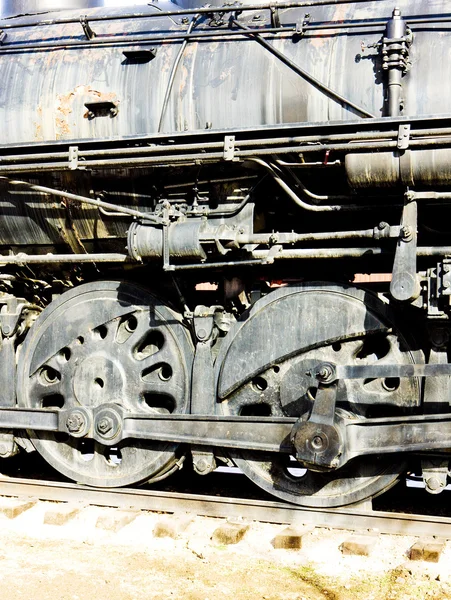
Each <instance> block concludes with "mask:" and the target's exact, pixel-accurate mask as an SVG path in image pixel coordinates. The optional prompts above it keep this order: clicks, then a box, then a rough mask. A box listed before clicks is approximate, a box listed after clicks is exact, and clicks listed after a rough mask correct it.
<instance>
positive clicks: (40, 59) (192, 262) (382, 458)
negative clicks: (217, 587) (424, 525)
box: [0, 0, 451, 507]
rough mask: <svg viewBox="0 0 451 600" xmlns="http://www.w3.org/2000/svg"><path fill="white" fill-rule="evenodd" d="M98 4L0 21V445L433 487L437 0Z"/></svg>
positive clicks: (441, 99) (326, 497)
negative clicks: (404, 480)
mask: <svg viewBox="0 0 451 600" xmlns="http://www.w3.org/2000/svg"><path fill="white" fill-rule="evenodd" d="M102 4H103V2H97V3H95V2H83V1H79V2H77V1H76V0H74V1H73V2H68V3H67V8H66V9H64V10H61V9H58V8H57V4H56V3H55V2H48V1H41V0H37V1H36V2H26V1H23V2H22V1H19V2H13V3H11V2H4V3H3V5H2V9H1V10H2V12H1V18H0V71H1V73H2V85H1V88H0V120H1V123H2V126H1V128H0V245H1V247H0V307H1V308H0V332H1V347H0V382H1V389H2V393H1V394H0V456H1V457H2V458H5V459H6V458H8V457H11V456H14V455H15V454H17V453H18V452H31V451H37V452H39V453H40V454H41V455H42V456H43V457H44V459H45V460H46V461H48V463H49V464H50V465H52V466H53V467H54V468H55V469H56V470H58V471H59V472H60V473H62V474H63V475H65V476H67V477H69V478H72V479H73V480H75V481H77V482H80V483H84V484H87V485H91V486H100V487H115V486H126V485H132V484H136V483H141V482H147V481H150V482H154V481H158V480H160V479H163V478H164V477H167V476H168V475H170V474H171V473H174V472H175V471H177V470H179V469H180V468H182V466H183V464H184V461H185V459H186V457H187V456H188V457H190V460H192V464H193V467H194V470H195V471H196V472H197V473H199V474H203V475H206V474H208V473H210V472H212V471H213V470H214V469H215V468H216V467H217V465H218V464H229V465H231V464H235V465H237V466H239V467H240V469H241V470H242V471H243V472H244V474H245V475H246V476H248V477H249V478H250V479H251V480H252V481H254V482H255V483H256V484H257V485H258V486H260V487H261V488H263V489H265V490H266V491H268V492H270V493H271V494H273V495H274V496H276V497H278V498H281V499H284V500H286V501H289V502H293V503H296V504H299V505H303V506H321V507H336V506H341V505H345V504H351V503H355V502H359V501H362V500H365V499H367V498H371V497H373V496H375V495H377V494H380V493H382V492H383V491H385V490H386V489H388V488H390V487H391V486H392V485H393V484H394V483H395V482H396V481H397V480H398V479H399V477H400V476H402V474H403V473H404V472H405V471H406V469H407V468H411V465H412V464H415V465H416V468H421V471H422V475H423V479H424V484H425V487H426V489H427V491H429V492H431V493H438V492H440V491H442V490H443V489H444V488H445V486H446V484H447V478H448V470H449V452H450V449H451V412H450V401H451V387H450V382H451V364H450V362H449V354H450V346H449V342H450V321H449V315H450V300H451V244H450V241H449V239H450V236H451V233H450V231H449V229H450V226H449V220H450V217H451V210H450V207H451V161H450V158H451V117H450V115H451V111H450V110H449V109H448V107H447V103H448V100H447V99H449V97H450V96H451V77H450V76H449V75H450V69H451V67H450V65H451V61H450V56H449V53H450V47H451V44H450V43H449V42H450V39H451V15H450V13H449V11H447V5H446V2H445V1H444V0H429V1H426V0H398V1H397V3H396V4H394V0H353V1H350V0H299V1H297V0H296V1H291V0H288V1H286V2H277V1H276V2H269V3H263V4H251V3H249V2H248V1H245V2H232V3H226V4H222V2H221V0H218V1H217V2H216V1H214V2H212V3H211V4H208V5H205V6H199V5H196V3H194V4H193V3H191V2H185V0H180V3H179V4H178V5H175V4H172V3H169V2H164V1H158V2H157V1H155V2H151V3H149V4H148V5H142V6H135V7H123V8H120V9H119V8H108V7H106V6H102ZM437 77H438V78H439V80H440V81H438V79H437Z"/></svg>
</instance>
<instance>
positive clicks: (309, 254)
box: [252, 247, 385, 261]
mask: <svg viewBox="0 0 451 600" xmlns="http://www.w3.org/2000/svg"><path fill="white" fill-rule="evenodd" d="M269 252H270V251H269V250H254V251H253V252H252V256H253V257H254V258H259V259H260V260H263V261H264V260H265V259H267V258H268V256H269ZM377 254H385V252H383V250H382V248H378V247H372V248H305V249H304V248H303V249H294V250H280V251H279V252H278V254H274V255H273V256H271V260H272V259H274V260H275V259H280V258H282V259H287V260H292V259H319V258H321V259H322V258H362V257H363V256H365V257H367V256H374V255H377Z"/></svg>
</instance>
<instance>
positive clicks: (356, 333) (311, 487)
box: [216, 284, 421, 507]
mask: <svg viewBox="0 0 451 600" xmlns="http://www.w3.org/2000/svg"><path fill="white" fill-rule="evenodd" d="M226 340H227V341H226V343H225V344H224V346H223V347H222V348H221V351H220V353H219V356H218V359H217V363H216V364H217V381H218V396H219V400H218V402H219V410H220V411H221V412H222V413H223V414H228V415H267V416H269V415H273V416H284V415H285V416H291V417H294V416H296V417H299V416H301V415H308V414H309V413H310V411H311V408H312V405H313V403H314V401H315V394H316V390H317V382H316V381H315V379H314V378H312V377H311V376H309V373H310V371H311V369H312V368H313V367H314V366H316V365H318V364H319V363H321V362H331V363H335V364H343V365H349V364H361V365H363V364H383V363H398V364H403V363H411V362H417V361H419V360H421V356H420V355H419V354H418V353H417V352H413V351H412V350H410V349H409V347H408V345H407V343H406V341H405V340H404V339H403V338H402V337H401V336H400V334H399V333H398V332H396V330H395V329H394V327H393V324H392V322H391V320H390V314H389V311H388V309H387V306H386V305H385V304H384V303H383V302H382V301H380V300H379V299H378V298H377V297H375V296H373V295H372V294H368V293H366V292H364V291H362V290H358V289H356V288H352V287H350V286H349V287H346V288H345V287H341V286H334V285H327V284H312V285H305V286H293V287H287V288H281V289H279V290H277V291H275V292H273V293H271V294H269V295H268V296H266V297H265V298H263V299H261V300H259V301H258V302H257V303H256V304H255V305H254V306H253V307H252V309H251V311H250V313H249V314H248V315H245V318H243V320H242V321H241V322H239V323H237V324H236V326H235V328H234V329H232V330H231V331H230V333H229V336H228V338H226ZM419 402H420V389H419V384H418V381H417V380H415V379H395V378H385V379H373V380H366V381H358V380H353V381H346V382H344V381H342V382H340V383H339V387H338V394H337V409H338V410H339V411H342V412H344V413H345V414H347V415H351V416H354V417H355V418H365V417H369V416H383V415H386V414H393V412H399V411H401V412H402V411H408V410H412V409H413V408H414V407H415V406H418V404H419ZM233 458H234V460H235V462H236V464H237V465H238V466H239V467H240V468H241V470H242V471H243V472H244V473H245V474H246V475H247V476H248V477H249V478H250V479H252V480H253V481H254V482H255V483H256V484H257V485H259V486H260V487H262V488H263V489H265V490H266V491H268V492H270V493H271V494H273V495H275V496H278V497H279V498H282V499H284V500H288V501H290V502H293V503H296V504H299V505H303V506H312V507H336V506H340V505H345V504H351V503H354V502H359V501H362V500H364V499H366V498H370V497H372V496H375V495H377V494H380V493H381V492H383V491H385V490H386V489H388V488H389V487H391V486H392V485H393V484H394V483H395V482H396V481H397V479H398V478H399V475H400V473H401V472H402V471H403V467H404V465H403V464H402V463H401V461H400V460H399V459H398V458H396V457H392V456H388V457H387V456H384V457H377V456H376V457H364V458H358V459H355V460H353V461H351V462H350V463H348V464H347V465H345V466H344V467H343V468H341V469H338V470H337V471H334V472H328V473H324V472H323V473H321V472H317V471H312V470H306V469H304V468H302V465H300V464H299V463H297V462H296V461H295V460H294V459H293V457H290V456H288V455H286V454H266V455H262V454H261V453H257V452H251V451H245V452H239V453H236V454H234V455H233Z"/></svg>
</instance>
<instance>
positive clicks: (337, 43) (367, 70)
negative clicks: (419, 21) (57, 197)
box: [0, 0, 451, 253]
mask: <svg viewBox="0 0 451 600" xmlns="http://www.w3.org/2000/svg"><path fill="white" fill-rule="evenodd" d="M11 4H12V3H8V2H5V4H4V7H5V11H6V9H7V6H9V5H11ZM19 4H20V3H17V2H15V3H14V6H15V7H16V8H15V10H18V9H17V6H19ZM50 4H52V7H50V6H49V3H48V2H46V3H45V5H46V7H47V8H54V6H55V3H54V2H52V3H50ZM82 4H83V7H84V6H86V4H87V2H84V1H83V2H82V0H79V1H77V0H74V3H72V2H71V3H69V5H68V6H69V7H73V6H74V5H76V6H77V7H78V8H75V9H74V10H64V11H63V12H61V13H52V18H55V19H58V18H59V17H61V18H62V17H64V20H65V21H70V17H73V21H74V22H64V23H61V24H49V25H32V23H34V22H35V21H36V17H29V16H28V17H21V18H17V19H13V21H14V22H17V23H23V24H24V26H23V27H19V28H12V29H11V28H8V29H5V32H7V38H6V40H5V42H4V44H3V45H2V46H0V69H1V71H2V73H3V81H4V85H2V87H1V89H0V119H1V122H2V128H1V131H0V144H2V145H8V144H30V143H36V142H43V141H64V140H76V141H77V140H94V139H116V138H123V137H127V136H137V135H153V134H155V133H158V132H159V130H161V131H162V132H167V133H170V134H172V133H176V132H191V131H202V130H205V129H206V128H208V129H210V128H211V129H219V130H225V129H230V128H240V127H258V126H261V125H278V124H287V123H294V122H298V123H299V122H300V123H302V122H327V121H340V120H344V119H346V120H349V119H355V120H359V119H361V117H360V116H358V115H357V114H356V113H355V111H352V110H349V109H347V108H346V107H344V106H343V105H341V104H340V103H339V102H337V101H336V100H334V99H332V98H330V97H328V96H327V95H325V94H324V93H323V92H321V91H320V90H319V89H317V88H315V87H314V86H313V85H312V84H311V83H309V82H308V81H306V80H305V79H304V78H302V77H301V76H300V75H299V74H298V73H295V72H294V71H293V70H292V69H290V68H289V66H287V65H286V64H284V63H282V62H281V60H280V59H279V58H277V56H274V55H273V54H271V53H270V52H269V51H268V50H267V49H266V48H264V47H262V46H261V45H260V44H259V43H258V42H257V41H256V40H255V39H251V37H249V36H247V35H245V34H243V35H239V36H238V35H234V36H233V37H232V36H231V35H228V32H227V24H225V25H224V26H221V27H211V26H210V22H211V19H210V18H209V17H208V16H207V15H203V16H202V18H199V19H198V20H197V21H196V24H195V27H194V29H193V32H194V33H197V32H198V33H199V34H202V35H211V36H213V35H214V34H215V32H217V31H218V32H219V33H222V34H225V35H223V36H222V37H207V38H203V39H196V38H190V39H189V40H188V41H187V43H186V45H185V47H184V48H183V52H181V50H182V44H183V40H182V38H178V39H175V40H171V41H169V40H168V39H167V36H169V35H174V34H179V35H183V34H186V32H187V31H188V29H189V27H190V26H191V24H192V18H193V17H192V16H191V15H190V16H189V17H187V18H186V19H183V18H182V17H181V16H180V15H178V16H174V18H173V17H167V16H165V17H162V18H154V17H155V14H156V12H158V9H160V10H177V8H178V7H175V6H174V5H173V4H172V3H169V2H161V3H159V4H158V8H157V7H156V6H153V5H150V6H149V5H147V6H140V7H139V13H141V14H148V15H149V18H127V19H125V18H122V17H123V15H124V14H125V11H127V12H128V13H130V11H131V10H132V9H125V8H122V9H111V8H106V7H103V8H102V7H97V8H88V9H84V10H83V13H86V15H87V17H88V20H89V18H92V19H94V18H95V19H100V18H102V19H103V17H105V16H108V15H110V16H112V17H114V19H113V20H95V21H93V22H92V24H91V25H92V28H93V30H94V31H95V33H96V38H94V40H92V41H91V42H90V41H89V40H87V38H86V35H85V33H84V32H83V28H82V26H81V24H80V22H79V18H80V7H81V5H82ZM90 5H91V6H92V4H90ZM398 5H399V7H400V9H401V11H402V13H403V15H404V16H405V17H406V19H407V21H409V16H412V15H426V16H427V15H436V14H442V13H446V3H445V2H444V0H433V1H430V2H426V1H425V0H422V1H419V2H415V3H413V2H411V1H409V0H400V2H398ZM30 6H31V5H30ZM43 6H44V5H40V7H41V8H42V7H43ZM392 9H393V5H392V2H391V1H388V0H387V1H385V0H374V1H369V2H359V3H345V4H336V5H331V6H322V5H320V6H312V7H310V8H308V10H309V13H310V15H311V22H314V23H317V24H319V25H320V24H321V23H325V22H337V25H343V22H344V23H345V24H346V23H347V22H349V23H350V24H352V22H355V21H356V20H359V21H360V20H365V19H366V20H374V19H376V21H377V22H376V24H375V25H374V26H371V27H356V28H352V29H348V28H346V27H344V28H343V27H342V28H340V29H338V28H337V29H330V28H327V29H312V30H311V31H306V33H305V35H303V36H302V37H299V38H294V37H293V36H292V34H291V33H290V34H284V33H272V34H267V35H266V36H265V39H266V40H267V41H268V42H269V43H271V44H272V45H273V46H274V47H275V48H276V49H277V50H279V51H280V52H282V53H283V54H284V55H285V56H286V57H287V58H288V59H290V60H291V61H293V62H294V63H295V64H296V65H298V66H300V67H302V68H303V69H305V70H306V71H307V72H308V73H309V74H311V75H312V76H313V77H315V78H316V79H318V80H319V81H321V82H323V83H324V84H325V85H327V86H330V88H332V89H334V90H336V91H337V92H338V93H340V94H341V95H343V96H344V97H346V98H348V99H349V100H350V101H352V102H353V103H355V104H357V105H359V106H361V107H362V108H363V109H364V110H366V111H368V112H369V113H371V114H374V115H375V116H378V117H380V116H381V115H382V114H383V105H384V91H383V85H382V81H381V74H380V64H379V60H380V59H379V58H378V57H376V55H377V52H374V53H372V52H371V51H366V52H365V53H363V52H362V49H361V42H362V40H364V41H365V42H366V43H367V44H371V43H374V42H376V41H378V40H380V38H381V36H382V34H383V32H384V26H381V24H380V23H385V22H386V21H387V19H389V18H390V16H391V12H392ZM8 10H9V9H8ZM135 10H136V9H135ZM137 12H138V11H137ZM5 14H6V13H5ZM305 14H306V8H290V9H281V10H280V13H279V16H280V22H281V25H282V26H283V25H287V26H289V25H293V24H298V23H302V21H303V19H304V18H305ZM239 19H240V22H241V23H242V24H243V25H245V26H247V27H254V28H255V27H258V28H259V31H262V32H264V30H265V29H266V28H271V26H272V23H271V20H270V18H269V11H268V10H255V11H250V12H243V13H242V15H241V16H240V17H239ZM226 21H227V19H226ZM2 23H3V24H4V26H6V24H8V23H9V24H10V23H11V20H9V19H8V20H4V21H0V29H1V28H2ZM377 23H379V24H377ZM27 24H28V25H27ZM434 27H436V26H431V27H428V28H424V27H423V29H421V28H420V27H417V28H416V29H415V43H414V44H413V45H412V49H411V60H412V64H413V68H412V70H411V72H410V73H408V74H407V75H406V77H405V78H404V81H403V85H404V90H405V109H404V115H409V116H414V115H422V114H426V113H427V114H434V113H443V97H444V96H446V95H449V93H450V92H451V89H448V88H449V87H450V86H451V82H450V80H449V78H443V77H440V74H439V73H438V68H439V65H440V64H446V62H447V60H448V53H449V51H448V49H449V47H450V44H449V38H450V35H451V33H450V25H449V24H448V25H446V24H445V25H441V26H440V31H437V30H434ZM137 35H139V36H141V37H146V36H149V35H152V36H155V35H157V36H159V39H160V41H157V42H152V47H153V48H155V49H156V54H155V58H153V59H152V60H149V61H148V62H134V61H130V60H128V59H126V57H125V56H124V54H123V52H124V50H133V49H136V48H142V47H143V46H140V45H137V43H136V42H133V43H132V42H130V44H127V43H124V40H125V41H126V40H127V38H130V39H131V38H134V37H136V36H137ZM119 40H121V44H122V45H118V43H119ZM103 41H109V43H108V44H106V45H105V44H104V45H100V42H103ZM75 42H76V43H78V44H79V46H77V47H73V48H70V47H65V44H69V43H75ZM42 43H46V44H51V45H54V48H53V49H51V48H45V49H41V50H39V49H30V50H29V51H24V48H26V47H27V46H29V45H30V44H31V45H33V44H42ZM144 47H148V46H144ZM12 48H13V49H17V51H16V50H15V51H14V52H11V49H12ZM20 48H22V49H20ZM373 54H374V55H375V56H373ZM178 59H179V60H180V62H179V63H178V66H177V67H176V68H175V65H176V61H177V60H178ZM171 80H172V81H173V83H172V86H171V89H170V93H169V94H168V93H167V92H168V86H169V84H170V82H171ZM438 81H440V93H438V90H437V93H432V92H431V91H432V90H436V89H437V85H438V84H437V82H438ZM424 90H429V93H428V94H426V93H425V91H424ZM166 95H167V96H168V98H167V105H166V106H164V104H165V97H166ZM95 103H111V105H112V106H114V110H115V111H116V110H117V114H112V113H111V114H109V115H108V116H96V117H95V118H91V117H90V111H89V110H88V108H87V107H86V105H87V104H88V105H92V104H95ZM120 177H121V179H122V181H123V182H124V181H126V180H128V182H129V187H130V188H131V186H132V184H131V182H130V179H129V173H127V172H126V171H125V170H123V171H121V173H120ZM58 184H59V187H67V186H68V185H69V186H70V185H71V181H70V178H61V180H59V181H58ZM72 185H74V184H72ZM119 187H120V186H119ZM76 188H77V191H78V192H79V193H82V194H84V195H89V190H90V189H91V179H90V176H89V175H88V174H87V175H86V177H84V176H83V177H81V176H80V177H78V178H77V182H76ZM119 191H120V190H119ZM129 191H130V192H131V193H133V189H130V190H129ZM132 202H136V204H142V201H138V200H136V201H135V200H134V199H133V198H131V199H129V200H128V201H125V202H124V203H125V204H130V203H132ZM0 209H1V217H0V224H1V227H0V244H2V245H5V244H15V245H18V246H21V245H26V244H33V245H35V246H46V245H48V246H49V247H53V246H54V245H56V244H60V245H64V246H66V247H67V246H68V247H69V248H71V249H72V250H73V251H75V252H80V253H83V252H85V250H84V247H85V240H99V239H107V238H108V239H111V240H114V239H116V238H123V237H124V235H125V231H126V229H127V223H124V222H121V221H119V220H118V219H113V218H108V217H104V216H102V217H99V215H98V212H97V211H95V210H92V209H90V208H87V207H79V206H68V205H66V206H63V205H61V203H60V202H58V201H54V202H49V201H48V199H44V198H42V197H40V196H38V195H36V194H33V193H30V192H26V191H21V192H18V191H14V192H13V193H11V192H8V193H5V191H4V189H2V190H0ZM12 216H14V217H15V218H11V217H12ZM64 230H66V232H65V233H64Z"/></svg>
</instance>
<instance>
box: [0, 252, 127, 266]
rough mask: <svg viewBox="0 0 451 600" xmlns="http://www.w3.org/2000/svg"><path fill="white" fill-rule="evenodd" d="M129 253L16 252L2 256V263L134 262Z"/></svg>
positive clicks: (0, 261) (0, 260)
mask: <svg viewBox="0 0 451 600" xmlns="http://www.w3.org/2000/svg"><path fill="white" fill-rule="evenodd" d="M132 262H135V261H134V260H133V259H132V258H131V257H130V256H129V255H128V254H112V253H111V254H109V253H104V254H22V253H19V254H15V255H13V256H9V255H8V256H1V255H0V265H27V264H53V263H57V264H60V263H75V264H79V263H132Z"/></svg>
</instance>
